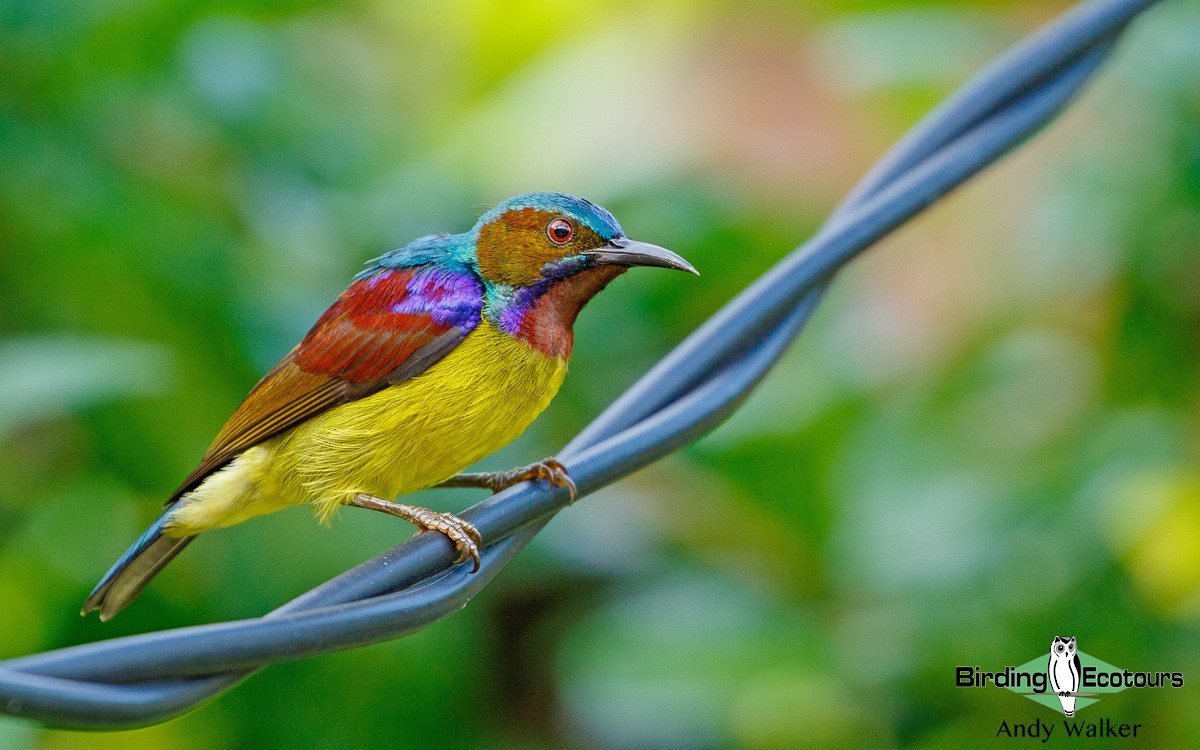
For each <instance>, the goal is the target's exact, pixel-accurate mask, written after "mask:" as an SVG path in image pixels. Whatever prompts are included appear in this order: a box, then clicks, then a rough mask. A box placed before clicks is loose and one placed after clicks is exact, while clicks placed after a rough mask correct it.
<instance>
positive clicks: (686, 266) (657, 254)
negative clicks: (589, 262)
mask: <svg viewBox="0 0 1200 750" xmlns="http://www.w3.org/2000/svg"><path fill="white" fill-rule="evenodd" d="M588 255H589V256H591V258H592V259H593V260H594V261H596V262H597V263H602V264H607V265H612V266H657V267H658V268H674V269H676V270H677V271H687V272H688V273H694V274H696V275H697V276H699V275H700V272H699V271H697V270H696V269H695V268H693V267H692V264H691V263H688V262H687V261H686V260H684V259H683V258H681V257H679V256H678V255H676V254H675V253H673V252H671V251H670V250H668V249H666V248H665V247H659V246H658V245H651V244H650V243H648V242H637V241H636V240H631V239H629V238H628V237H614V238H613V239H611V240H609V242H608V244H607V245H604V246H603V247H598V248H596V249H595V250H592V251H591V252H589V253H588Z"/></svg>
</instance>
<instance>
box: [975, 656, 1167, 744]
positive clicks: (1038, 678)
mask: <svg viewBox="0 0 1200 750" xmlns="http://www.w3.org/2000/svg"><path fill="white" fill-rule="evenodd" d="M954 685H955V687H960V688H989V687H998V688H1005V689H1006V690H1010V691H1012V692H1014V693H1016V694H1018V695H1023V696H1024V697H1026V698H1028V699H1029V700H1031V701H1034V702H1035V703H1040V704H1041V705H1043V706H1045V707H1046V708H1049V709H1051V710H1052V711H1054V712H1055V713H1059V714H1062V716H1063V718H1064V722H1063V726H1064V729H1065V734H1066V735H1067V736H1071V737H1137V736H1138V730H1139V729H1141V728H1142V725H1141V724H1117V723H1115V722H1113V721H1111V720H1109V719H1100V720H1098V721H1086V722H1081V721H1066V720H1068V719H1073V718H1074V716H1075V713H1076V712H1077V711H1080V710H1082V709H1084V708H1088V707H1090V706H1092V705H1094V704H1096V703H1097V702H1099V701H1100V699H1101V698H1104V697H1107V696H1110V695H1112V694H1115V693H1119V692H1121V691H1123V690H1127V689H1129V688H1182V687H1183V673H1182V672H1161V671H1155V672H1135V671H1131V670H1129V669H1123V668H1121V667H1117V666H1114V665H1112V664H1109V663H1108V662H1106V661H1102V660H1101V659H1097V658H1096V657H1094V656H1092V655H1090V654H1086V653H1084V652H1082V651H1080V650H1079V649H1078V646H1077V643H1076V640H1075V636H1069V635H1068V636H1063V635H1056V636H1054V637H1053V640H1051V642H1050V656H1049V659H1047V657H1046V655H1045V652H1042V655H1040V656H1036V657H1034V658H1032V659H1030V660H1029V661H1027V662H1025V663H1024V664H1021V665H1020V666H1006V667H1004V668H1003V669H1001V670H999V671H995V672H990V671H987V670H984V669H983V668H982V667H979V666H957V667H955V668H954ZM1054 728H1055V723H1054V722H1045V723H1043V722H1042V720H1041V719H1037V720H1035V721H1034V722H1033V723H1031V724H1021V723H1010V722H1007V721H1002V722H1001V723H1000V728H999V729H998V730H997V732H996V735H997V736H1008V737H1021V738H1027V737H1044V738H1045V739H1049V737H1050V734H1051V733H1052V732H1053V730H1054Z"/></svg>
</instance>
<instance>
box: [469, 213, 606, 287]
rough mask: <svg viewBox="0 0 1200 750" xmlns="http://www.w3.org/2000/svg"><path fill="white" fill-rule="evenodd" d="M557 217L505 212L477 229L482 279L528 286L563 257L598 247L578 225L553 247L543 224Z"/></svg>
mask: <svg viewBox="0 0 1200 750" xmlns="http://www.w3.org/2000/svg"><path fill="white" fill-rule="evenodd" d="M555 216H557V214H554V213H551V212H549V211H542V210H540V209H536V208H520V209H516V210H513V211H506V212H505V213H504V214H502V215H501V216H500V217H499V218H498V219H496V220H495V221H492V222H490V223H488V224H484V225H483V227H482V228H481V229H480V230H479V240H478V242H477V246H476V252H477V253H478V256H477V257H478V258H479V270H480V272H482V274H483V276H484V278H486V279H488V280H490V281H498V282H502V283H504V284H509V285H511V286H527V285H529V284H532V283H533V282H535V281H537V280H538V279H540V278H541V277H542V268H543V267H544V266H545V265H546V264H547V263H549V262H551V261H554V260H558V259H559V258H562V257H563V256H565V255H574V254H577V253H580V252H583V251H584V250H586V249H588V248H592V247H596V246H597V245H599V244H600V238H599V237H597V236H596V234H595V233H594V232H592V231H591V230H590V229H588V228H587V227H584V226H580V225H579V223H578V222H572V224H574V225H575V236H574V237H573V238H572V239H571V241H570V242H568V243H566V244H564V245H556V244H554V243H553V242H551V241H550V238H549V237H548V236H547V235H546V225H547V224H549V223H550V221H551V220H552V219H554V218H555Z"/></svg>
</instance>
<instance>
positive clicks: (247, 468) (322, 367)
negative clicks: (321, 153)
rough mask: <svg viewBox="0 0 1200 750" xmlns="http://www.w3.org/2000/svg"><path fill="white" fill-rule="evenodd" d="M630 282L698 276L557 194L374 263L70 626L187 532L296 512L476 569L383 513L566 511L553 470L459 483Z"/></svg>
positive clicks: (475, 539) (470, 550)
mask: <svg viewBox="0 0 1200 750" xmlns="http://www.w3.org/2000/svg"><path fill="white" fill-rule="evenodd" d="M634 266H656V267H661V268H668V269H676V270H680V271H686V272H689V273H693V274H696V273H697V271H696V269H695V268H694V267H692V265H691V264H690V263H688V262H687V261H686V260H684V259H683V258H682V257H680V256H679V255H677V254H675V253H673V252H671V251H670V250H667V249H665V248H662V247H659V246H657V245H652V244H649V243H644V242H637V241H634V240H631V239H629V238H628V237H627V236H626V235H625V232H624V230H623V229H622V228H621V225H620V224H619V223H617V220H616V218H614V217H613V215H612V214H611V213H610V212H609V211H608V210H607V209H605V208H603V207H601V206H599V205H596V204H594V203H592V202H590V201H587V200H585V199H583V198H577V197H574V196H571V195H567V194H564V193H553V192H541V193H528V194H524V195H518V196H516V197H514V198H510V199H508V200H506V201H504V202H502V203H500V204H499V205H497V206H496V207H495V208H493V209H492V210H490V211H488V212H487V213H485V214H483V216H481V217H480V218H479V220H478V221H477V222H476V223H475V225H474V226H473V227H472V228H471V229H470V230H469V231H467V232H464V233H461V234H436V235H427V236H424V237H420V238H418V239H416V240H414V241H412V242H410V243H409V244H408V245H405V246H404V247H401V248H399V249H397V250H393V251H391V252H388V253H385V254H384V255H381V256H379V257H378V258H375V259H374V260H371V261H369V262H368V263H367V267H366V269H365V270H364V271H362V272H361V273H359V274H358V275H357V276H355V277H354V279H353V281H352V283H351V284H350V285H349V287H348V288H347V289H346V290H345V291H344V292H343V293H342V294H341V295H340V296H339V297H338V298H337V300H336V301H334V303H333V304H332V305H331V306H330V307H329V309H327V310H326V311H325V312H324V313H323V314H322V315H321V316H320V317H319V318H318V320H317V322H316V324H315V325H313V327H312V329H311V330H309V331H308V333H307V334H306V335H305V336H304V338H303V339H302V340H301V342H300V343H299V344H297V345H296V346H295V347H294V348H293V349H292V350H291V351H290V352H289V353H288V354H287V355H286V356H285V357H284V358H283V359H282V360H281V361H280V362H279V364H277V365H276V366H275V367H273V368H272V369H271V370H270V371H269V372H267V374H266V375H264V376H263V378H262V379H261V380H260V381H259V382H258V384H257V385H255V386H254V388H253V389H252V390H251V391H250V393H249V395H248V396H247V397H246V399H245V401H243V402H242V404H241V405H240V406H239V407H238V408H237V409H236V410H235V411H234V412H233V415H232V416H231V417H230V418H229V420H228V421H227V422H226V424H225V426H224V427H223V428H222V429H221V430H220V432H219V433H218V434H217V436H216V438H215V439H214V441H213V442H212V445H211V446H209V448H208V450H207V451H206V452H205V454H204V456H203V458H202V459H201V461H200V463H199V465H198V466H197V467H196V468H195V470H194V471H192V473H191V474H189V475H188V476H187V478H186V479H184V480H183V483H182V484H180V486H179V488H178V489H177V490H175V492H174V493H173V494H172V495H171V496H170V498H169V499H168V500H167V503H166V506H165V510H164V511H163V512H162V515H161V516H159V518H158V520H157V521H155V522H154V523H153V524H152V525H151V526H150V527H149V528H148V529H147V530H146V531H145V532H144V533H143V534H142V535H141V536H140V537H139V538H138V539H137V540H136V541H135V542H134V543H133V545H132V546H131V547H130V548H129V549H128V550H127V551H126V552H125V554H124V555H122V556H121V557H120V558H119V559H118V560H117V562H116V563H115V564H114V565H113V566H112V567H111V569H109V571H108V572H107V573H106V574H105V575H104V577H103V578H102V579H101V580H100V582H99V583H98V584H97V585H96V587H95V589H94V590H93V591H92V593H91V594H90V595H89V596H88V597H87V600H86V601H85V603H84V605H83V608H82V610H81V614H83V615H87V614H88V613H89V612H92V611H97V610H98V611H99V613H100V619H101V620H108V619H110V618H112V617H113V615H115V614H116V613H117V612H119V611H120V610H121V609H123V608H124V607H125V606H126V605H128V604H129V603H130V602H131V601H132V600H133V599H134V598H135V597H136V596H137V595H138V594H139V593H141V591H142V590H143V588H145V586H146V584H147V583H148V582H149V581H150V579H151V578H153V577H154V575H156V574H157V573H158V572H159V571H160V570H161V569H162V568H163V566H165V565H166V564H167V563H168V562H170V561H171V560H172V559H173V558H174V557H175V556H176V555H178V554H179V553H180V552H181V551H182V550H183V549H184V548H185V547H187V545H188V544H189V543H190V542H191V541H192V540H193V539H195V538H196V536H197V535H198V534H200V533H202V532H205V531H209V530H211V529H216V528H221V527H227V526H232V525H234V524H237V523H241V522H242V521H245V520H247V519H249V518H252V517H255V516H260V515H263V514H266V513H271V512H274V511H277V510H281V509H283V508H286V507H290V506H295V505H304V504H307V505H309V506H311V508H312V510H313V513H314V514H315V516H316V517H317V518H318V520H320V521H321V522H323V523H329V522H330V521H331V519H332V517H333V516H334V515H335V514H336V512H337V511H338V509H340V508H342V507H344V506H350V507H359V508H367V509H371V510H376V511H381V512H384V513H388V514H390V515H393V516H396V517H399V518H402V519H404V520H406V521H409V522H411V523H413V524H415V525H416V526H417V528H418V533H420V532H422V531H436V532H439V533H441V534H444V535H445V536H446V537H447V538H448V539H449V540H450V542H452V543H453V544H454V546H455V548H456V549H457V551H458V557H457V559H456V560H455V562H456V563H462V562H465V561H466V560H467V559H471V560H472V561H473V563H474V567H473V571H474V570H477V569H478V567H479V548H480V547H481V546H482V545H483V540H482V537H481V536H480V534H479V531H478V530H477V529H476V528H475V527H474V526H473V525H472V524H470V523H469V522H467V521H465V520H464V519H461V518H459V517H457V516H455V515H453V514H450V513H438V512H434V511H432V510H429V509H427V508H423V507H419V506H413V505H407V504H404V503H399V502H396V501H394V499H393V498H396V497H397V496H398V495H403V494H408V493H411V492H415V491H417V490H421V489H425V488H429V487H464V486H466V487H482V488H487V489H490V490H492V491H494V492H495V491H499V490H501V489H503V488H505V487H508V486H511V485H513V484H516V483H518V482H522V481H526V480H530V479H541V480H545V481H548V482H550V483H551V484H553V485H556V486H560V487H563V486H565V487H567V488H568V490H569V491H570V494H571V498H572V500H573V499H574V497H575V485H574V482H573V481H572V480H571V478H570V475H569V474H568V472H567V471H566V469H565V467H564V466H563V465H562V464H561V463H560V462H558V461H557V460H556V459H554V458H553V457H550V458H547V459H544V460H542V461H538V462H535V463H532V464H529V465H528V466H522V467H518V468H516V469H512V470H509V471H500V472H482V473H461V472H462V470H463V469H465V468H467V467H468V466H470V465H471V464H473V463H475V462H476V461H478V460H480V459H481V458H484V457H485V456H488V455H490V454H492V453H494V452H495V451H497V450H498V449H500V448H501V447H503V446H505V445H507V444H508V443H509V442H511V441H513V440H515V439H516V438H517V437H518V436H519V435H521V433H523V432H524V431H525V429H526V428H527V427H528V426H529V425H530V424H531V423H532V422H533V421H534V419H535V418H536V417H537V416H538V415H539V414H540V413H541V412H542V411H543V410H544V409H545V408H546V406H547V405H548V404H549V403H550V400H551V399H552V398H553V397H554V395H555V394H556V393H557V392H558V390H559V387H560V386H561V385H562V383H563V379H564V377H565V376H566V373H567V364H568V362H569V360H570V358H571V353H572V350H573V348H574V333H573V326H574V323H575V320H576V316H577V315H578V314H579V312H580V310H581V309H582V308H583V306H584V305H585V304H586V303H587V302H588V301H589V300H590V299H591V298H592V297H593V296H595V295H596V294H597V293H598V292H600V291H601V290H602V289H604V287H605V286H607V285H608V284H609V282H611V281H612V280H613V279H615V278H617V277H618V276H620V275H621V274H622V273H623V272H625V271H626V270H627V269H629V268H631V267H634Z"/></svg>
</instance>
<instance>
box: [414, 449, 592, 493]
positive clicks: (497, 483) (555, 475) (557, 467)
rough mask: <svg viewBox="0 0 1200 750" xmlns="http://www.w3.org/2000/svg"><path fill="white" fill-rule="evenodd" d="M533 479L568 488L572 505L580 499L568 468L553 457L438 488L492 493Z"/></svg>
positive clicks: (462, 476)
mask: <svg viewBox="0 0 1200 750" xmlns="http://www.w3.org/2000/svg"><path fill="white" fill-rule="evenodd" d="M531 479H544V480H546V481H547V482H549V483H550V485H551V486H552V487H566V488H567V492H568V493H569V494H570V495H571V502H572V503H573V502H575V500H576V499H577V498H578V497H579V492H578V490H577V489H576V488H575V482H574V481H573V480H572V479H571V475H570V474H569V473H567V467H565V466H563V465H562V462H560V461H559V460H558V459H557V458H554V457H553V456H551V457H549V458H544V459H542V460H541V461H537V462H534V463H531V464H529V465H528V466H520V467H518V468H516V469H509V470H508V471H484V472H479V473H472V474H459V475H458V476H455V477H451V478H450V479H447V480H446V481H445V482H442V483H441V484H439V485H437V486H438V487H484V488H486V489H489V490H491V491H492V492H500V491H501V490H505V489H508V488H509V487H512V486H513V485H514V484H520V483H521V482H527V481H529V480H531Z"/></svg>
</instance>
